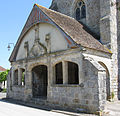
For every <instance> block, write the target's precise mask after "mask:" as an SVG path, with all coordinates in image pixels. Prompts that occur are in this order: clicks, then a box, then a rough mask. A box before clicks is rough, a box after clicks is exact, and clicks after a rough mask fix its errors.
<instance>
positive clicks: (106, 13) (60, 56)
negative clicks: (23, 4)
mask: <svg viewBox="0 0 120 116" xmlns="http://www.w3.org/2000/svg"><path fill="white" fill-rule="evenodd" d="M118 5H119V0H118V1H116V0H53V1H52V4H51V6H50V8H49V9H48V8H45V7H43V6H40V5H38V4H35V5H34V6H33V9H32V11H31V13H30V15H29V17H28V19H27V21H26V24H25V26H24V28H23V30H22V32H21V34H20V36H19V38H18V41H17V43H16V45H15V47H14V50H13V52H12V54H11V56H10V58H9V61H10V63H11V70H10V72H9V75H8V78H7V81H8V83H7V84H8V85H7V88H8V89H7V98H12V99H16V100H21V101H25V102H33V103H37V104H40V102H44V104H50V105H54V106H59V107H62V108H71V109H74V110H77V109H84V111H86V112H90V113H95V112H97V111H102V110H104V108H105V106H106V103H107V101H111V100H119V99H120V87H119V86H120V84H119V82H120V78H119V75H120V63H119V60H120V50H119V49H120V39H119V38H120V11H119V10H118V9H119V8H118Z"/></svg>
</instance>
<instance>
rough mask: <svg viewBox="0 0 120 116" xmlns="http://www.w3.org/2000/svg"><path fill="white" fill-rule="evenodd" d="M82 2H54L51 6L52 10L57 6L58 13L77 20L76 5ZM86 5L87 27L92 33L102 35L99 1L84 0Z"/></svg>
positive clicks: (60, 0)
mask: <svg viewBox="0 0 120 116" xmlns="http://www.w3.org/2000/svg"><path fill="white" fill-rule="evenodd" d="M79 1H80V0H53V2H52V4H51V7H50V8H51V9H53V10H56V9H54V6H56V5H57V10H56V11H58V12H60V13H62V14H65V15H68V16H70V17H73V18H75V17H76V16H75V13H76V4H77V2H79ZM84 2H85V5H86V23H85V22H84V23H85V24H86V26H88V27H89V29H90V30H91V31H93V32H94V33H96V34H97V35H99V34H100V30H99V21H100V1H99V0H84Z"/></svg>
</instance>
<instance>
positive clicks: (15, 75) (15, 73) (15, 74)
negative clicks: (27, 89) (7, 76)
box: [14, 69, 18, 85]
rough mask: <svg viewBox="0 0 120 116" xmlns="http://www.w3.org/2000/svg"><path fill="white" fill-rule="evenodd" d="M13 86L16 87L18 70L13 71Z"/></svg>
mask: <svg viewBox="0 0 120 116" xmlns="http://www.w3.org/2000/svg"><path fill="white" fill-rule="evenodd" d="M14 85H18V69H16V70H15V71H14Z"/></svg>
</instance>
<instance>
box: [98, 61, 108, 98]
mask: <svg viewBox="0 0 120 116" xmlns="http://www.w3.org/2000/svg"><path fill="white" fill-rule="evenodd" d="M99 63H100V65H102V66H103V67H104V68H105V70H106V94H107V96H106V99H107V100H110V74H109V71H108V68H107V66H106V65H105V64H104V63H103V62H99Z"/></svg>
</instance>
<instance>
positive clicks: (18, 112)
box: [0, 93, 94, 116]
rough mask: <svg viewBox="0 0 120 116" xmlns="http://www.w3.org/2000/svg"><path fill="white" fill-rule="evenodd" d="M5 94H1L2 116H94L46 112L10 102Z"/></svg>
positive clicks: (0, 113)
mask: <svg viewBox="0 0 120 116" xmlns="http://www.w3.org/2000/svg"><path fill="white" fill-rule="evenodd" d="M5 96H6V94H5V93H0V116H68V115H71V116H94V115H91V114H77V113H73V114H72V113H70V114H69V112H64V111H57V110H44V109H37V108H34V107H28V106H24V105H19V104H16V103H15V102H14V100H13V101H12V102H10V101H9V102H8V101H7V100H4V99H2V98H5Z"/></svg>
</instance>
